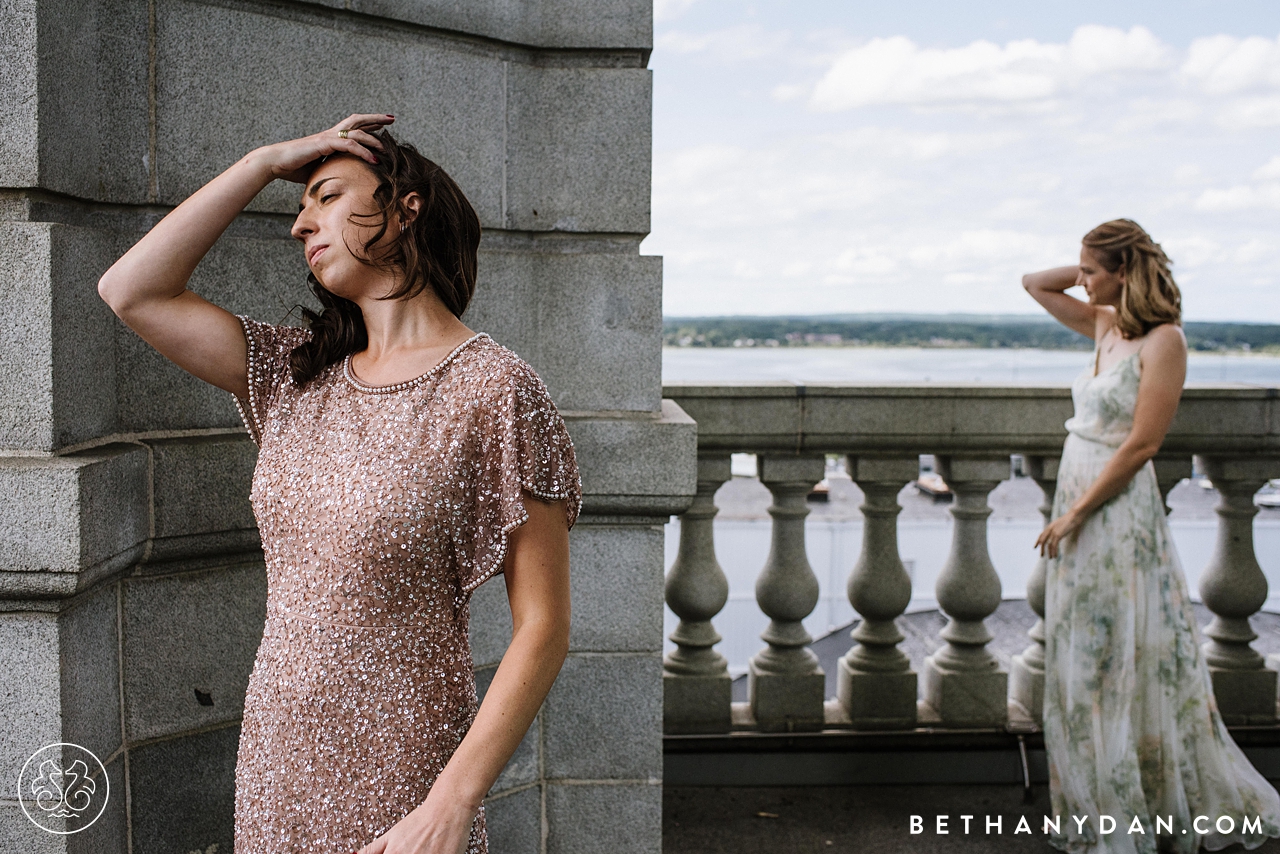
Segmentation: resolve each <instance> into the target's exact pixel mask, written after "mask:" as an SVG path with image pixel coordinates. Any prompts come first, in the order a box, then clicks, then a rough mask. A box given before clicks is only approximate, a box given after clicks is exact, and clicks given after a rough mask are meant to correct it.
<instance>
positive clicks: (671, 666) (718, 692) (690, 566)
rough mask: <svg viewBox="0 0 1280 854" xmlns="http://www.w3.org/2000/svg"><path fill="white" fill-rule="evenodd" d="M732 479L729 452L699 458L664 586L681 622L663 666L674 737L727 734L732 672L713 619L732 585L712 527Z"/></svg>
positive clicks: (666, 714)
mask: <svg viewBox="0 0 1280 854" xmlns="http://www.w3.org/2000/svg"><path fill="white" fill-rule="evenodd" d="M730 477H732V472H731V469H730V465H729V455H728V454H699V455H698V493H697V495H696V496H695V497H694V499H693V504H692V505H690V507H689V509H688V510H686V511H685V513H684V515H682V516H681V517H680V551H679V552H678V553H677V554H676V559H675V562H674V563H672V564H671V571H670V572H668V573H667V583H666V588H665V593H666V600H667V605H668V606H669V607H670V608H671V610H672V612H674V613H675V615H676V616H677V617H679V618H680V624H679V625H678V626H676V630H675V631H674V632H672V633H671V636H670V637H671V640H672V641H673V642H675V644H676V646H677V649H675V650H673V651H671V652H670V653H668V654H667V656H666V658H665V659H664V660H663V662H662V689H663V690H662V696H663V728H664V729H665V731H666V732H670V733H699V732H728V731H729V729H730V703H731V698H732V690H731V680H730V678H729V668H728V664H727V662H726V661H725V658H724V656H723V655H721V654H720V653H718V652H716V651H715V650H714V649H713V647H714V646H715V645H716V644H717V643H719V642H720V635H719V634H717V633H716V630H715V627H714V626H712V625H711V620H712V618H713V617H715V615H716V614H719V613H720V610H721V609H722V608H724V603H725V602H726V601H728V599H729V582H728V580H727V579H726V578H725V576H724V570H723V569H721V568H720V564H719V562H718V561H716V546H715V537H714V535H713V528H714V522H713V520H714V519H715V516H716V514H717V513H718V512H720V511H719V509H718V508H717V507H716V504H715V495H716V490H718V489H719V488H720V486H721V485H722V484H723V483H724V482H725V481H726V480H728V479H729V478H730Z"/></svg>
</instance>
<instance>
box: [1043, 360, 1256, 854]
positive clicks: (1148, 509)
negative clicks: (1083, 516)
mask: <svg viewBox="0 0 1280 854" xmlns="http://www.w3.org/2000/svg"><path fill="white" fill-rule="evenodd" d="M1096 362H1097V354H1096V352H1095V355H1094V363H1095V365H1096ZM1140 372H1141V366H1140V363H1139V355H1138V354H1137V353H1134V354H1132V355H1131V356H1129V357H1128V358H1125V359H1122V360H1121V361H1120V362H1118V363H1117V364H1115V365H1113V366H1112V367H1110V368H1108V369H1107V370H1105V371H1102V372H1101V373H1100V374H1098V375H1097V376H1094V370H1093V367H1092V366H1091V368H1090V369H1089V370H1086V371H1085V372H1084V373H1083V374H1081V375H1080V377H1078V378H1077V379H1076V381H1075V384H1074V386H1073V388H1072V398H1073V401H1074V403H1075V414H1074V416H1073V417H1072V418H1071V419H1070V420H1069V421H1067V424H1066V427H1067V430H1068V436H1067V441H1066V444H1065V445H1064V446H1063V451H1062V462H1061V464H1060V466H1059V473H1058V487H1057V492H1056V494H1055V496H1054V501H1053V515H1054V518H1057V517H1058V516H1060V515H1061V514H1062V513H1063V512H1064V511H1065V510H1066V509H1067V508H1069V507H1070V506H1071V505H1072V504H1073V503H1074V502H1075V501H1076V499H1077V498H1078V497H1079V496H1080V495H1081V494H1082V493H1084V492H1085V490H1087V489H1088V488H1089V486H1090V485H1091V484H1092V483H1093V481H1094V480H1095V479H1097V477H1098V475H1099V474H1100V473H1101V472H1102V469H1103V466H1105V465H1106V463H1107V461H1108V460H1109V459H1110V458H1111V456H1112V454H1114V453H1115V449H1116V448H1117V447H1119V446H1120V444H1121V443H1122V442H1123V441H1124V439H1125V437H1126V436H1127V435H1128V434H1129V431H1130V429H1132V427H1133V410H1134V404H1135V403H1136V401H1137V397H1138V379H1139V376H1140ZM1045 624H1046V627H1047V631H1046V636H1045V659H1046V661H1045V693H1044V740H1045V747H1046V751H1047V753H1048V758H1049V787H1050V803H1051V811H1050V817H1051V818H1052V817H1053V816H1055V815H1056V816H1060V824H1061V830H1060V831H1058V832H1055V831H1052V829H1051V832H1050V835H1049V841H1050V843H1051V844H1052V845H1053V846H1054V847H1055V848H1059V849H1061V850H1064V851H1071V852H1084V851H1087V852H1135V854H1148V852H1150V854H1155V852H1165V851H1176V852H1186V854H1194V852H1196V851H1198V850H1199V849H1200V847H1201V846H1204V847H1205V848H1208V849H1209V850H1211V851H1217V850H1219V849H1222V848H1225V847H1227V846H1228V845H1231V844H1233V843H1237V842H1239V843H1243V844H1244V846H1245V847H1246V848H1257V847H1258V846H1260V845H1261V844H1262V843H1263V842H1265V841H1266V839H1267V837H1269V836H1280V795H1277V793H1276V790H1275V788H1274V787H1272V786H1271V784H1270V783H1268V782H1267V780H1266V779H1265V778H1264V777H1263V776H1262V775H1261V774H1260V773H1259V772H1258V771H1257V770H1256V769H1255V768H1254V767H1253V765H1252V764H1251V763H1250V762H1249V760H1248V759H1247V758H1246V757H1245V755H1244V754H1243V753H1242V752H1241V751H1240V748H1239V747H1238V746H1237V745H1236V743H1235V742H1234V741H1233V740H1232V739H1231V736H1230V734H1229V733H1228V732H1227V729H1226V726H1225V725H1224V724H1223V722H1222V718H1221V716H1220V715H1219V714H1218V706H1217V703H1216V702H1215V700H1214V698H1213V689H1212V683H1211V682H1210V678H1209V669H1208V666H1207V664H1206V663H1205V660H1204V657H1203V655H1202V654H1201V651H1200V644H1201V637H1200V630H1199V629H1198V627H1197V626H1196V624H1195V620H1194V617H1193V612H1192V610H1191V598H1190V596H1189V595H1188V593H1187V582H1186V578H1185V577H1184V575H1183V572H1182V566H1181V564H1180V563H1179V561H1178V555H1177V552H1176V551H1175V550H1174V544H1173V539H1172V537H1171V536H1170V533H1169V525H1168V522H1167V521H1166V519H1165V513H1164V502H1163V501H1162V500H1161V497H1160V491H1159V489H1158V488H1157V486H1156V477H1155V469H1154V468H1153V467H1152V465H1151V463H1149V462H1148V463H1147V464H1146V465H1145V466H1143V467H1142V469H1141V470H1140V471H1139V472H1138V473H1137V474H1136V475H1135V476H1134V478H1133V480H1132V481H1131V482H1130V483H1129V485H1128V486H1127V487H1125V489H1124V491H1123V492H1121V493H1120V494H1119V495H1117V496H1116V497H1114V498H1112V499H1111V500H1110V501H1108V502H1107V503H1105V504H1103V505H1102V507H1100V508H1099V509H1098V510H1097V511H1096V512H1094V513H1093V514H1092V515H1091V516H1090V517H1089V518H1088V519H1087V520H1086V521H1085V523H1084V524H1083V525H1082V526H1081V527H1080V528H1079V530H1078V531H1077V532H1076V533H1075V534H1074V535H1072V536H1069V537H1066V538H1064V540H1063V541H1062V543H1061V548H1060V552H1059V556H1058V558H1057V559H1056V560H1050V561H1049V562H1048V572H1047V577H1046V583H1045ZM1102 816H1111V821H1108V820H1106V819H1103V818H1101V817H1102ZM1197 816H1206V817H1207V818H1206V819H1201V820H1200V821H1198V822H1197V821H1196V817H1197ZM1073 817H1076V818H1073ZM1226 817H1229V819H1230V820H1228V818H1226ZM1077 819H1079V821H1078V820H1077ZM1135 819H1136V822H1135ZM1157 820H1159V821H1161V822H1163V824H1157ZM1246 821H1247V822H1248V825H1247V826H1246V824H1245V822H1246ZM1112 823H1114V830H1112V831H1111V832H1109V833H1103V832H1102V831H1106V830H1108V828H1109V827H1110V826H1111V825H1112ZM1138 827H1141V830H1142V832H1139V831H1138ZM1170 827H1171V828H1172V832H1171V833H1170V832H1169V828H1170Z"/></svg>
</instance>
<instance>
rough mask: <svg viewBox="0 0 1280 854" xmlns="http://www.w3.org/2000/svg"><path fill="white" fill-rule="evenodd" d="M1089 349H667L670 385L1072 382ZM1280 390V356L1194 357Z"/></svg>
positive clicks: (1197, 371)
mask: <svg viewBox="0 0 1280 854" xmlns="http://www.w3.org/2000/svg"><path fill="white" fill-rule="evenodd" d="M1092 358H1093V354H1092V353H1090V352H1086V351H1083V350H1030V349H1027V350H1013V349H997V350H986V349H978V348H973V349H959V348H957V349H949V348H948V349H942V348H922V347H664V348H663V350H662V379H663V381H664V382H708V383H715V382H770V381H775V380H786V381H791V382H806V383H868V384H875V383H920V382H926V383H927V382H933V383H987V384H992V385H1070V384H1071V381H1072V380H1074V379H1075V378H1076V376H1077V375H1078V374H1079V373H1080V372H1081V371H1084V370H1086V369H1087V368H1088V367H1089V365H1090V363H1091V360H1092ZM1198 383H1246V384H1249V385H1264V386H1280V357H1277V356H1254V355H1248V354H1233V355H1219V354H1216V353H1212V354H1211V353H1191V354H1190V355H1189V356H1188V359H1187V384H1188V385H1194V384H1198Z"/></svg>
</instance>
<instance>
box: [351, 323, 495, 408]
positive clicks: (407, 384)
mask: <svg viewBox="0 0 1280 854" xmlns="http://www.w3.org/2000/svg"><path fill="white" fill-rule="evenodd" d="M488 337H489V334H488V333H487V332H477V333H476V334H475V335H472V336H471V337H470V338H468V339H467V340H466V341H463V342H462V343H461V344H459V345H458V346H457V347H454V348H453V350H452V351H451V352H450V353H449V355H447V356H445V357H444V358H443V359H441V360H440V361H439V362H437V363H436V364H435V367H433V368H432V369H431V370H429V371H427V372H426V373H425V374H423V375H421V376H418V377H414V378H413V379H411V380H405V381H404V382H402V383H394V384H392V385H366V384H364V383H362V382H360V380H358V379H356V375H355V374H353V373H352V372H351V356H352V354H351V353H348V354H347V357H346V358H345V359H343V360H342V375H343V376H344V377H346V378H347V382H348V383H350V384H351V386H352V387H353V388H355V389H356V390H357V391H362V392H365V393H366V394H393V393H395V392H397V391H404V390H405V389H407V388H413V387H414V386H416V385H421V384H422V383H423V382H424V381H426V380H428V379H430V378H431V376H432V375H433V374H435V373H436V371H439V370H441V369H442V368H444V366H445V365H447V364H449V363H450V362H452V361H453V359H454V357H455V356H457V355H458V354H459V353H461V352H462V350H463V349H464V348H465V347H467V346H468V345H469V344H471V343H472V342H473V341H477V340H479V339H481V338H488Z"/></svg>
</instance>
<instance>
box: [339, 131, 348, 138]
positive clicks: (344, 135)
mask: <svg viewBox="0 0 1280 854" xmlns="http://www.w3.org/2000/svg"><path fill="white" fill-rule="evenodd" d="M346 138H347V132H346V131H345V130H340V131H338V139H346Z"/></svg>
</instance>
